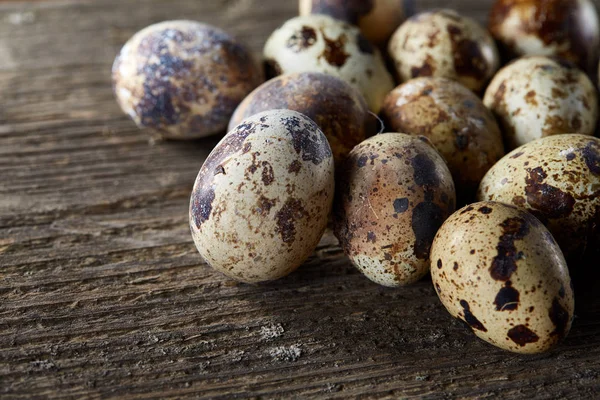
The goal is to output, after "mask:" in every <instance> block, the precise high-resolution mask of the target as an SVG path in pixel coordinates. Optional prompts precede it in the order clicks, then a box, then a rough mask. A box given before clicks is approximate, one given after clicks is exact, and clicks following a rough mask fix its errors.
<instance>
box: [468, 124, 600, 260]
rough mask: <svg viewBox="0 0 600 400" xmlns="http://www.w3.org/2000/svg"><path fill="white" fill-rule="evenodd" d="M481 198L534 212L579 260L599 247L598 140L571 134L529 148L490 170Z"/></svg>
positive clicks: (599, 176)
mask: <svg viewBox="0 0 600 400" xmlns="http://www.w3.org/2000/svg"><path fill="white" fill-rule="evenodd" d="M477 196H478V199H479V200H493V201H499V202H503V203H508V204H514V205H515V206H517V207H521V208H523V209H525V210H527V211H529V212H531V213H532V214H533V215H535V216H536V217H538V218H539V219H540V220H541V221H542V222H543V223H544V224H545V225H546V226H547V227H548V229H549V230H550V232H552V235H554V237H555V238H556V241H557V242H558V244H559V245H560V247H561V249H562V251H563V253H564V254H565V256H566V257H567V259H569V260H571V259H575V260H577V259H579V258H580V257H581V256H582V255H583V254H584V253H585V252H586V250H593V249H595V248H598V246H600V139H598V138H595V137H592V136H586V135H575V134H567V135H555V136H549V137H545V138H542V139H538V140H536V141H533V142H530V143H527V144H526V145H523V146H521V147H519V148H517V149H515V150H514V151H513V152H512V153H509V154H507V155H506V156H505V157H504V158H503V159H501V160H500V161H498V163H497V164H496V165H494V166H493V167H492V169H490V170H489V171H488V173H487V174H486V176H485V177H484V178H483V180H482V181H481V186H480V188H479V192H478V195H477ZM577 264H578V263H577V262H574V263H572V264H571V266H572V267H573V268H577Z"/></svg>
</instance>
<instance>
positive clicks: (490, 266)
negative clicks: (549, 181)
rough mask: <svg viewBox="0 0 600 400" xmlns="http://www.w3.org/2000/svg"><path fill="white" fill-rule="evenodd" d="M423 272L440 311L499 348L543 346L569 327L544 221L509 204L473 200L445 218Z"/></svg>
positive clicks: (564, 286) (564, 278)
mask: <svg viewBox="0 0 600 400" xmlns="http://www.w3.org/2000/svg"><path fill="white" fill-rule="evenodd" d="M431 278H432V281H433V284H434V286H435V289H436V292H437V294H438V296H439V298H440V300H441V301H442V304H443V305H444V306H445V307H446V309H447V310H448V312H450V314H451V315H452V316H453V317H455V318H458V319H460V320H462V321H463V322H465V324H466V325H467V326H469V327H470V328H471V329H472V330H473V332H474V333H475V334H476V335H477V336H478V337H479V338H481V339H483V340H485V341H487V342H489V343H491V344H493V345H495V346H497V347H500V348H501V349H505V350H509V351H512V352H515V353H540V352H544V351H547V350H549V349H551V348H552V347H554V346H555V345H556V344H557V343H559V342H560V341H561V340H562V339H563V338H564V337H565V336H566V335H567V334H568V332H569V329H570V327H571V321H572V319H573V311H574V300H573V289H572V287H571V278H570V276H569V272H568V270H567V265H566V262H565V259H564V257H563V255H562V253H561V251H560V249H559V247H558V245H557V244H556V242H555V241H554V239H553V238H552V235H551V234H550V232H548V230H547V229H546V228H545V227H544V225H542V223H541V222H540V221H538V220H537V219H536V218H535V217H534V216H533V215H531V214H529V213H527V212H525V211H522V210H520V209H518V208H516V207H514V206H510V205H506V204H502V203H496V202H481V203H475V204H471V205H469V206H467V207H464V208H462V209H461V210H459V211H457V212H456V213H454V214H453V215H452V216H451V217H450V218H448V219H447V220H446V222H445V223H444V225H442V227H441V228H440V230H439V231H438V233H437V235H436V237H435V240H434V241H433V246H432V248H431Z"/></svg>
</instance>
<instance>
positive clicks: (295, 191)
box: [190, 110, 334, 283]
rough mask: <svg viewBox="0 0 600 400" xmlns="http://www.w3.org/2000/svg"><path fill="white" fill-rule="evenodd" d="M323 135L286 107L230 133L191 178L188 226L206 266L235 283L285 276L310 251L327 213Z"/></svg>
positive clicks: (329, 165) (329, 186)
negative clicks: (195, 175) (192, 186)
mask: <svg viewBox="0 0 600 400" xmlns="http://www.w3.org/2000/svg"><path fill="white" fill-rule="evenodd" d="M333 169H334V167H333V157H332V154H331V148H330V147H329V144H328V143H327V138H326V137H325V135H324V134H323V132H321V130H320V129H319V128H318V126H317V125H316V124H315V123H314V122H313V121H312V120H311V119H310V118H308V117H306V116H304V115H302V114H300V113H298V112H296V111H291V110H271V111H265V112H263V113H259V114H256V115H254V116H252V117H250V118H248V119H246V120H244V121H243V122H242V123H241V124H239V125H237V126H236V127H235V128H234V129H232V130H231V131H230V132H229V133H227V135H225V137H224V138H223V140H221V141H220V142H219V144H217V146H216V147H215V149H214V150H213V151H212V152H211V153H210V155H209V156H208V158H207V159H206V161H205V162H204V165H203V166H202V168H201V169H200V172H199V173H198V177H197V178H196V183H195V184H194V189H193V192H192V197H191V201H190V227H191V230H192V236H193V238H194V242H195V244H196V247H197V248H198V251H199V252H200V254H201V255H202V257H203V258H204V259H205V260H206V262H207V263H208V264H209V265H211V266H212V267H213V268H214V269H216V270H218V271H220V272H222V273H224V274H225V275H227V276H229V277H231V278H234V279H237V280H239V281H242V282H249V283H254V282H262V281H269V280H274V279H277V278H280V277H282V276H285V275H287V274H289V273H290V272H292V271H293V270H295V269H296V268H297V267H298V266H299V265H300V264H302V263H303V262H304V260H306V258H308V256H310V254H311V253H312V252H313V250H314V249H315V247H316V246H317V244H318V243H319V240H320V239H321V236H322V235H323V231H324V230H325V227H326V226H327V218H328V215H329V213H330V211H331V204H332V201H333V192H334V170H333Z"/></svg>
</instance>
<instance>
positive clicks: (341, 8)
mask: <svg viewBox="0 0 600 400" xmlns="http://www.w3.org/2000/svg"><path fill="white" fill-rule="evenodd" d="M413 7H414V1H413V0H300V15H310V14H325V15H329V16H330V17H333V18H336V19H339V20H342V21H346V22H348V23H351V24H354V25H358V27H359V28H360V30H361V32H362V33H363V35H365V37H366V38H367V40H369V41H370V42H372V43H375V44H378V45H379V44H384V43H385V42H386V41H387V40H388V39H389V38H390V36H391V35H392V33H394V31H395V30H396V28H397V27H398V26H399V25H400V24H401V23H402V22H403V21H404V19H405V18H406V16H407V15H408V14H409V12H410V9H412V8H413Z"/></svg>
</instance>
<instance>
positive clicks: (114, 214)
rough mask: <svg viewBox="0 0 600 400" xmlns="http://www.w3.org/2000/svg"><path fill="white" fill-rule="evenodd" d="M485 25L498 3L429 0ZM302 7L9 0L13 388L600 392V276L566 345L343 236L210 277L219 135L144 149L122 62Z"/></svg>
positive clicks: (20, 391) (1, 133)
mask: <svg viewBox="0 0 600 400" xmlns="http://www.w3.org/2000/svg"><path fill="white" fill-rule="evenodd" d="M442 4H443V5H445V6H448V7H454V8H457V9H459V10H461V11H464V12H465V13H466V14H468V15H471V16H473V17H475V18H477V19H478V20H480V21H482V22H484V21H485V16H486V13H487V9H488V7H489V4H490V1H489V0H486V1H482V0H463V1H458V0H456V1H449V2H442V1H438V0H423V1H419V2H418V7H419V8H420V9H425V8H430V7H434V6H437V5H442ZM295 8H296V2H295V1H292V0H285V1H277V0H269V1H258V0H211V1H208V0H201V1H198V0H175V1H160V0H138V1H124V0H102V1H91V0H90V1H76V0H56V1H38V2H29V3H28V2H1V3H0V99H1V101H0V267H1V269H0V397H1V398H3V399H13V398H34V397H37V398H100V397H120V398H148V397H154V398H168V397H173V398H175V397H181V396H185V395H192V396H194V397H204V398H234V397H256V398H290V397H295V398H298V397H321V398H348V397H365V398H375V397H388V398H398V397H426V398H462V397H466V398H485V397H493V396H496V395H499V396H503V397H509V396H514V397H529V398H551V397H568V398H598V397H599V396H600V375H599V374H600V300H599V298H598V295H597V293H598V290H599V289H600V284H598V281H597V280H588V282H587V284H586V285H582V286H581V287H582V289H580V291H579V295H578V296H579V297H578V304H577V318H576V320H575V324H574V327H573V330H572V333H571V335H570V336H569V337H568V339H567V340H566V341H565V342H564V344H563V345H561V346H560V347H559V348H558V349H557V350H556V351H554V352H552V353H550V354H545V355H539V356H519V355H514V354H510V353H506V352H503V351H501V350H497V349H495V348H493V347H491V346H489V345H487V344H485V343H483V342H481V341H479V340H477V339H475V337H474V336H473V335H472V334H471V333H470V332H468V331H467V330H466V329H465V328H464V327H463V326H462V325H461V324H460V323H458V322H457V321H455V320H453V319H452V318H451V317H450V316H449V315H448V314H447V313H446V311H445V310H444V309H443V307H442V306H441V304H440V302H439V301H438V299H437V297H436V295H435V292H434V291H433V289H432V287H431V282H430V281H427V280H425V281H423V282H420V283H418V284H416V285H414V286H411V287H407V288H402V289H386V288H382V287H379V286H377V285H375V284H372V283H370V282H369V281H368V280H367V279H366V278H364V277H362V276H361V275H360V274H358V273H357V271H356V270H355V269H354V268H353V267H351V266H350V265H349V263H348V261H347V260H346V259H345V258H344V257H343V255H342V253H341V251H340V249H339V247H338V246H337V242H336V240H335V239H334V238H333V236H332V235H331V233H330V232H328V233H327V234H326V235H325V237H324V238H323V240H322V242H321V244H320V245H319V248H318V249H317V251H316V252H315V254H314V255H313V256H312V257H311V258H310V259H309V261H308V262H307V263H306V264H305V265H304V266H302V267H301V268H300V269H299V270H298V271H297V272H295V273H294V274H292V275H291V276H289V277H287V278H285V279H282V280H280V281H278V282H274V283H271V284H265V285H258V286H250V285H243V284H236V283H235V282H232V281H231V280H228V279H226V278H224V277H223V276H222V275H220V274H218V273H215V272H213V271H211V270H210V269H209V268H208V267H207V266H206V265H205V264H204V263H203V262H202V260H201V259H200V257H199V255H198V254H197V252H196V250H195V248H194V245H193V243H192V241H191V237H190V234H189V228H188V221H187V207H188V200H189V194H190V190H191V186H192V183H193V180H194V178H195V176H196V173H197V171H198V170H199V168H200V166H201V164H202V161H203V159H204V158H205V157H206V155H207V154H208V152H209V151H210V149H211V148H212V146H213V145H214V144H215V143H216V141H217V140H218V139H217V138H211V139H206V140H201V141H197V142H190V143H173V142H158V143H152V142H149V140H148V135H147V133H146V132H141V131H139V130H137V129H136V128H135V127H134V125H133V123H131V122H130V121H129V120H128V119H127V118H126V117H125V116H124V115H122V114H121V112H120V110H119V109H118V108H117V105H116V103H115V101H114V99H113V96H112V92H111V87H110V66H111V63H112V60H113V58H114V56H115V54H116V53H117V51H118V49H119V48H120V46H121V45H122V44H123V43H124V41H125V40H126V39H127V38H129V37H130V36H131V35H132V34H133V33H134V32H136V31H137V30H139V29H140V28H142V27H144V26H146V25H149V24H151V23H154V22H157V21H161V20H165V19H174V18H189V19H196V20H201V21H207V22H210V23H212V24H215V25H219V26H221V27H224V28H226V29H227V30H229V31H231V32H233V33H235V34H238V35H240V36H241V37H243V38H245V40H246V41H247V42H248V44H249V45H250V46H251V47H252V49H253V50H254V51H255V52H256V53H257V54H259V53H260V49H261V47H262V44H263V42H264V40H265V39H266V37H267V36H268V34H269V33H270V32H271V31H272V30H273V29H274V28H275V27H277V26H278V25H279V24H281V23H282V22H283V21H284V20H285V19H287V18H288V17H291V16H293V15H294V14H295V12H296V9H295Z"/></svg>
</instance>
